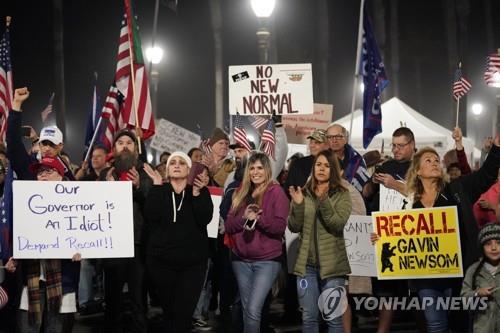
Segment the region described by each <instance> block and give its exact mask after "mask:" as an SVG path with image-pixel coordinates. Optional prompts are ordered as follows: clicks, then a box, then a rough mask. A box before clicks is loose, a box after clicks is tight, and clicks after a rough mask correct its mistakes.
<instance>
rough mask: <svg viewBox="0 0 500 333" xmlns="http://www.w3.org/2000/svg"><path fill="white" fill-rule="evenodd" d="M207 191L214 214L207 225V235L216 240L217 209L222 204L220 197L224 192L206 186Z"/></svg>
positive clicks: (217, 228) (217, 230) (220, 189)
mask: <svg viewBox="0 0 500 333" xmlns="http://www.w3.org/2000/svg"><path fill="white" fill-rule="evenodd" d="M208 191H209V192H210V196H211V198H212V203H213V204H214V212H213V215H212V220H211V221H210V223H209V224H208V225H207V233H208V237H210V238H217V234H218V233H219V217H220V214H219V207H220V203H221V202H222V195H223V194H224V190H223V189H222V188H220V187H215V186H208Z"/></svg>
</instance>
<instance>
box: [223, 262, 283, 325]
mask: <svg viewBox="0 0 500 333" xmlns="http://www.w3.org/2000/svg"><path fill="white" fill-rule="evenodd" d="M280 269H281V263H279V262H278V261H271V260H269V261H255V262H246V261H239V260H238V261H233V270H234V275H235V276H236V280H237V281H238V289H239V291H240V296H241V306H242V308H243V326H244V332H245V333H254V332H256V333H258V332H260V318H261V312H262V306H263V305H264V302H265V300H266V297H267V294H268V293H269V290H271V287H272V286H273V283H274V280H276V277H277V276H278V273H279V271H280Z"/></svg>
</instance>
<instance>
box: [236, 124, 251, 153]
mask: <svg viewBox="0 0 500 333" xmlns="http://www.w3.org/2000/svg"><path fill="white" fill-rule="evenodd" d="M234 118H235V119H234V131H233V139H234V141H235V142H236V143H239V144H240V145H241V146H243V147H244V148H245V149H246V150H248V151H250V150H252V147H250V144H249V143H248V139H247V132H246V131H245V127H243V119H242V118H241V116H240V115H236V116H235V117H234Z"/></svg>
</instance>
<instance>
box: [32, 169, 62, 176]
mask: <svg viewBox="0 0 500 333" xmlns="http://www.w3.org/2000/svg"><path fill="white" fill-rule="evenodd" d="M54 172H57V170H56V169H52V168H40V169H38V171H37V173H36V175H37V176H43V175H47V176H49V175H51V174H53V173H54Z"/></svg>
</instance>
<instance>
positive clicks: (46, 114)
mask: <svg viewBox="0 0 500 333" xmlns="http://www.w3.org/2000/svg"><path fill="white" fill-rule="evenodd" d="M54 96H55V93H52V95H50V98H49V104H47V106H46V107H45V109H43V110H42V112H40V116H41V117H42V123H44V122H46V121H47V118H48V117H49V114H51V113H52V110H53V109H54V107H53V106H52V104H53V103H54Z"/></svg>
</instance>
